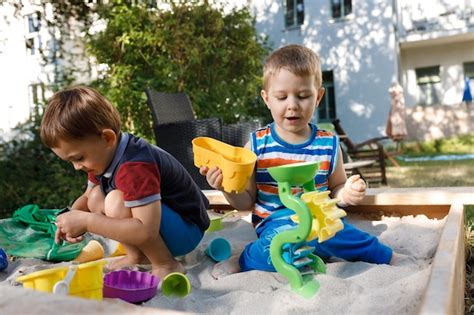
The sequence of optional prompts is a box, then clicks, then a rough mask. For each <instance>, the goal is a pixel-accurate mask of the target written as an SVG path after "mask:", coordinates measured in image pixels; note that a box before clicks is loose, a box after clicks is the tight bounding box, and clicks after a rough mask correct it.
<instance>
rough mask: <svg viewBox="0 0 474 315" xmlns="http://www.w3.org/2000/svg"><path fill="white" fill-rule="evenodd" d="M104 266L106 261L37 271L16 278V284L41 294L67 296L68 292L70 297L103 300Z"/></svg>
mask: <svg viewBox="0 0 474 315" xmlns="http://www.w3.org/2000/svg"><path fill="white" fill-rule="evenodd" d="M104 264H105V260H98V261H92V262H88V263H84V264H78V265H71V266H64V267H57V268H51V269H46V270H41V271H36V272H33V273H30V274H27V275H24V276H21V277H18V278H16V282H20V283H22V284H23V287H24V288H28V289H33V290H37V291H41V292H49V293H57V294H65V290H66V291H67V294H68V295H72V296H78V297H83V298H88V299H96V300H102V286H103V272H102V268H103V266H104ZM58 282H59V283H60V284H59V285H57V284H58ZM56 285H57V286H56ZM55 286H56V289H55Z"/></svg>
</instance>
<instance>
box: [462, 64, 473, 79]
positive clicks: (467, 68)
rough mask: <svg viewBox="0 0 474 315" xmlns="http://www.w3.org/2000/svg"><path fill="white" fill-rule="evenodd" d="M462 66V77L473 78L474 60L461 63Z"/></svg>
mask: <svg viewBox="0 0 474 315" xmlns="http://www.w3.org/2000/svg"><path fill="white" fill-rule="evenodd" d="M463 68H464V77H466V78H469V79H471V80H474V61H473V62H465V63H464V64H463Z"/></svg>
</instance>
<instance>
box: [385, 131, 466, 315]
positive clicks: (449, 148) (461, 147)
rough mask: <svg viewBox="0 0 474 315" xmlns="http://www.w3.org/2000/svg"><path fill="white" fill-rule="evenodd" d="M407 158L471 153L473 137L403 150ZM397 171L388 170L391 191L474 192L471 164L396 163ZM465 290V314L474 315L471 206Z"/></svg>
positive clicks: (461, 161) (413, 144)
mask: <svg viewBox="0 0 474 315" xmlns="http://www.w3.org/2000/svg"><path fill="white" fill-rule="evenodd" d="M403 149H404V152H405V154H406V155H408V156H410V157H416V156H421V155H423V156H426V155H430V156H432V155H438V154H464V153H474V135H464V136H459V137H456V138H452V139H443V140H436V141H431V142H425V143H408V144H404V146H403ZM399 163H400V167H394V166H389V167H387V178H388V184H389V186H390V187H460V186H470V187H473V191H474V160H473V159H470V160H457V161H423V162H404V161H399ZM465 210H466V229H465V232H466V237H465V241H466V290H465V313H466V314H474V270H473V269H474V268H473V265H474V205H466V206H465Z"/></svg>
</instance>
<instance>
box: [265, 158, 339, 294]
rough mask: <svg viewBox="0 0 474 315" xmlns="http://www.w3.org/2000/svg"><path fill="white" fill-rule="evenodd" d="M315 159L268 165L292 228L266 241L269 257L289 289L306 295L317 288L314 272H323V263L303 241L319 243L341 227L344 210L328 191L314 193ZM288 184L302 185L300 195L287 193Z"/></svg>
mask: <svg viewBox="0 0 474 315" xmlns="http://www.w3.org/2000/svg"><path fill="white" fill-rule="evenodd" d="M318 167H319V163H318V162H303V163H296V164H289V165H283V166H276V167H270V168H268V172H269V173H270V175H271V176H272V177H273V178H274V179H275V180H276V181H277V182H278V195H279V197H280V200H281V202H282V203H283V205H284V206H285V207H287V208H288V209H291V210H293V211H295V213H296V215H295V216H293V217H292V220H293V221H295V222H296V223H298V224H297V226H296V228H294V229H290V230H286V231H282V232H280V233H278V234H277V235H275V237H274V238H273V240H272V242H271V243H270V257H271V260H272V263H273V266H274V267H275V269H276V270H277V272H278V273H280V274H282V275H283V276H285V277H286V278H287V279H288V281H289V283H290V285H291V288H292V290H293V291H295V292H296V293H298V294H300V295H301V296H303V297H306V298H309V297H312V296H313V295H314V294H316V293H317V292H318V290H319V287H320V285H319V282H318V281H316V280H314V279H313V274H314V273H326V265H325V264H324V262H323V261H322V260H321V258H319V257H318V256H316V255H314V254H313V251H314V247H312V246H309V245H308V244H307V241H311V240H314V239H316V238H318V241H319V242H323V241H326V240H328V239H329V238H331V237H333V236H334V235H335V234H336V233H337V232H338V231H340V230H342V229H343V227H344V226H343V223H342V222H341V220H340V218H341V217H343V216H345V215H346V213H345V212H344V211H343V210H341V209H339V208H337V206H336V200H334V199H330V198H329V193H330V192H329V191H325V192H317V191H316V189H315V187H314V176H315V174H316V172H317V171H318ZM292 186H303V190H304V194H303V195H301V197H297V196H294V195H293V194H292V193H291V187H292Z"/></svg>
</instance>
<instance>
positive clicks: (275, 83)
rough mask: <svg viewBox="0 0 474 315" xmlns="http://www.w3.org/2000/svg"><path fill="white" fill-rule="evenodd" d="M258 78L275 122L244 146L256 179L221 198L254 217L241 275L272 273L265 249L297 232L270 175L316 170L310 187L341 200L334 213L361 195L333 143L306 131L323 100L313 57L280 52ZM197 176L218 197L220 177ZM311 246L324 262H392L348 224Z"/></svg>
mask: <svg viewBox="0 0 474 315" xmlns="http://www.w3.org/2000/svg"><path fill="white" fill-rule="evenodd" d="M263 72H264V73H263V90H262V91H261V96H262V98H263V100H264V101H265V104H266V105H267V107H268V109H269V110H270V112H271V115H272V118H273V122H272V123H271V124H269V125H267V126H266V127H264V128H261V129H259V130H257V131H255V132H253V133H252V134H251V135H250V141H249V142H248V143H247V145H246V146H245V147H246V148H248V149H251V150H252V151H253V152H255V154H256V155H257V164H256V168H255V172H254V174H253V176H252V177H251V179H250V180H249V182H248V184H247V187H246V190H245V191H244V192H242V193H238V194H236V193H226V192H224V196H225V198H226V199H227V200H228V202H229V203H230V204H231V205H232V206H233V207H235V208H236V209H239V210H248V209H252V210H253V211H252V222H253V224H254V225H255V227H256V233H257V236H258V239H257V240H256V241H254V242H252V243H250V244H248V245H247V246H246V247H245V249H244V251H243V253H242V255H241V256H240V259H239V265H240V270H241V271H248V270H267V271H275V268H274V267H273V265H272V263H271V260H270V242H271V240H272V238H273V237H274V236H275V235H276V234H277V233H278V232H280V231H283V230H286V229H291V228H294V227H295V223H294V222H293V221H292V220H291V219H290V216H291V215H292V214H294V212H293V211H292V210H289V209H287V208H286V207H285V206H284V205H283V204H282V203H281V201H280V198H279V197H278V186H277V182H276V181H275V180H274V179H273V178H272V177H271V176H270V174H269V173H268V170H267V168H268V167H272V166H278V165H284V164H290V163H298V162H304V161H318V162H320V169H319V171H318V173H317V174H316V176H315V184H316V187H317V189H318V190H319V191H324V190H328V189H329V190H331V197H332V198H337V199H339V200H340V201H339V205H340V206H344V205H355V204H357V203H359V202H360V201H361V200H362V198H363V197H364V195H365V190H366V184H365V182H364V181H363V180H362V179H361V178H360V176H359V175H354V176H351V177H349V178H347V177H346V173H345V171H344V165H343V162H342V158H341V156H342V155H341V149H340V147H339V140H338V138H337V137H336V136H335V135H333V134H332V133H331V132H328V131H324V130H320V129H319V128H318V127H317V126H316V125H314V124H311V123H310V122H311V118H312V117H313V113H314V111H315V109H316V108H317V107H318V105H319V102H320V101H321V99H322V97H323V95H324V88H323V87H322V78H321V77H322V75H321V65H320V60H319V57H318V56H317V55H316V54H315V53H314V52H313V51H312V50H310V49H308V48H306V47H303V46H299V45H289V46H285V47H282V48H280V49H278V50H276V51H275V52H273V53H272V54H271V55H270V56H269V58H268V59H267V60H266V62H265V65H264V69H263ZM200 172H201V174H202V175H206V179H207V181H208V182H209V185H210V186H211V187H213V188H215V189H219V190H222V172H221V170H220V169H218V168H211V169H208V168H207V167H202V168H201V169H200ZM302 191H303V189H302V187H294V188H293V193H299V192H302ZM311 245H312V246H314V247H315V248H316V250H315V254H317V255H318V256H321V257H326V258H328V257H338V258H342V259H345V260H348V261H365V262H370V263H377V264H388V263H390V261H391V259H392V250H391V249H390V248H389V247H387V246H385V245H384V244H381V243H380V242H379V241H378V240H377V238H376V237H374V236H372V235H369V234H367V233H366V232H363V231H360V230H358V229H357V228H355V227H354V226H352V225H350V224H347V223H346V222H344V229H343V230H342V231H340V232H338V233H337V234H336V235H335V236H334V237H333V238H331V239H329V240H327V241H325V242H323V243H318V242H317V241H312V243H311ZM229 264H231V262H229ZM235 265H236V264H235ZM226 268H227V269H229V268H228V267H226Z"/></svg>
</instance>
